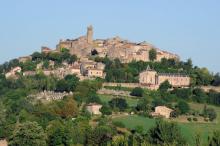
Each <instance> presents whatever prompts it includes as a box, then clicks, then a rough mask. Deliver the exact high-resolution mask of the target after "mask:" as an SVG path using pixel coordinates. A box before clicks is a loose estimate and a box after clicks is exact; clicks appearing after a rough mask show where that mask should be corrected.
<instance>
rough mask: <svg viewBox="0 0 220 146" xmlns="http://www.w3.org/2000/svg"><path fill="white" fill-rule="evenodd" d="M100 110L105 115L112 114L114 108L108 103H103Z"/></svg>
mask: <svg viewBox="0 0 220 146" xmlns="http://www.w3.org/2000/svg"><path fill="white" fill-rule="evenodd" d="M100 112H101V113H102V114H103V115H111V114H112V110H111V108H110V107H109V106H107V105H103V106H102V107H101V109H100Z"/></svg>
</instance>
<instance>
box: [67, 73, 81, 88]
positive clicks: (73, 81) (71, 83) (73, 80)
mask: <svg viewBox="0 0 220 146" xmlns="http://www.w3.org/2000/svg"><path fill="white" fill-rule="evenodd" d="M64 79H65V80H66V82H67V86H68V89H67V91H74V90H75V89H76V86H77V85H78V83H79V78H78V77H77V76H76V75H67V76H65V78H64Z"/></svg>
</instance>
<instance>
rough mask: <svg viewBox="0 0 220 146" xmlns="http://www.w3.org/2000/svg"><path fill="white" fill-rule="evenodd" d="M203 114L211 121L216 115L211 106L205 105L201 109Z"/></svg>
mask: <svg viewBox="0 0 220 146" xmlns="http://www.w3.org/2000/svg"><path fill="white" fill-rule="evenodd" d="M203 115H204V117H205V118H209V120H210V121H213V120H214V119H216V117H217V113H216V111H215V110H214V109H213V108H207V107H206V105H205V106H204V109H203Z"/></svg>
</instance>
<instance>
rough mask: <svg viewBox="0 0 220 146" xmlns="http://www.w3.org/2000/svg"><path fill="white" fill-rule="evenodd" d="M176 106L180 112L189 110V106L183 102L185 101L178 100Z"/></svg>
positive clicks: (183, 112) (184, 112)
mask: <svg viewBox="0 0 220 146" xmlns="http://www.w3.org/2000/svg"><path fill="white" fill-rule="evenodd" d="M177 107H178V109H179V110H180V113H181V114H186V113H188V112H189V110H190V107H189V105H188V103H187V102H185V101H180V102H178V104H177Z"/></svg>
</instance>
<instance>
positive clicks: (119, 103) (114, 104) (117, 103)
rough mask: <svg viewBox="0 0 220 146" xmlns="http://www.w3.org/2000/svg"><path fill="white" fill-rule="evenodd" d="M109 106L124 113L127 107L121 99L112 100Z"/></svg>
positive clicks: (125, 102)
mask: <svg viewBox="0 0 220 146" xmlns="http://www.w3.org/2000/svg"><path fill="white" fill-rule="evenodd" d="M109 105H110V107H111V108H112V109H117V108H118V109H119V110H120V111H124V110H125V109H126V108H127V107H128V104H127V101H126V100H125V99H123V98H113V99H112V100H110V101H109Z"/></svg>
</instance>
